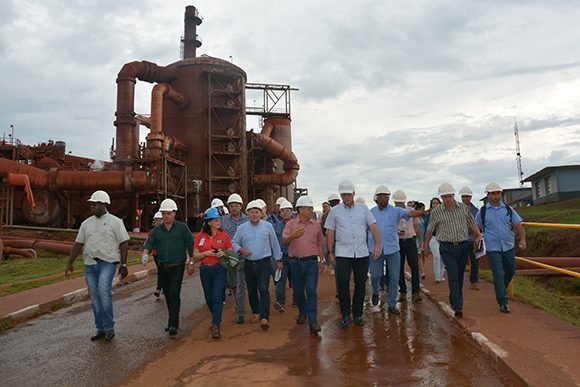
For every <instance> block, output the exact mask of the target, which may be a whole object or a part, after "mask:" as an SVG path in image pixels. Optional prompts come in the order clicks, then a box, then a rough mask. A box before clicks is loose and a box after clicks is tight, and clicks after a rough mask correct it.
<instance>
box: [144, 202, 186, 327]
mask: <svg viewBox="0 0 580 387" xmlns="http://www.w3.org/2000/svg"><path fill="white" fill-rule="evenodd" d="M159 211H161V214H162V215H163V223H162V224H160V225H159V226H157V227H155V229H154V230H153V232H152V233H151V235H150V236H149V238H147V241H146V242H145V247H144V248H143V262H144V263H146V262H147V255H148V254H149V252H150V251H151V250H153V249H154V248H155V249H156V250H157V261H158V264H159V266H158V270H159V281H160V282H161V287H162V289H163V292H164V293H165V301H166V302H167V311H168V312H169V321H168V323H167V328H165V331H166V332H169V336H175V335H177V329H178V328H179V309H180V307H181V283H182V282H183V273H184V272H185V265H186V264H188V265H193V259H191V258H190V259H188V257H191V256H192V255H193V235H192V233H191V231H190V230H189V227H187V225H186V224H185V223H183V222H180V221H177V220H175V213H176V212H177V204H175V202H174V201H173V200H171V199H165V200H164V201H162V202H161V206H160V208H159Z"/></svg>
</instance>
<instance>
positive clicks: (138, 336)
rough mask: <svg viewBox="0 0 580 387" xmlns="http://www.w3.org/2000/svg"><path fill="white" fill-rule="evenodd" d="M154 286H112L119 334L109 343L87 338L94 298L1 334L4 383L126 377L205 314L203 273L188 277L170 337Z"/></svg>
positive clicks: (99, 381)
mask: <svg viewBox="0 0 580 387" xmlns="http://www.w3.org/2000/svg"><path fill="white" fill-rule="evenodd" d="M154 286H155V283H154V280H153V279H152V278H148V279H146V280H144V281H139V282H137V283H134V284H131V285H128V286H124V287H121V288H117V289H115V290H114V294H113V299H114V312H115V320H116V326H115V331H116V337H115V338H114V339H113V340H112V341H111V342H106V341H104V340H101V341H98V342H91V341H90V340H89V338H90V336H92V335H93V334H94V333H95V328H94V322H93V321H94V320H93V314H92V309H91V305H90V301H87V302H83V303H81V304H77V305H74V306H72V307H69V308H66V309H62V310H59V311H57V312H55V313H53V314H51V315H46V316H43V317H40V318H38V319H35V320H32V321H31V322H30V323H28V324H26V325H24V326H21V327H18V328H16V329H13V330H11V331H9V332H7V333H6V334H3V335H0V385H2V386H6V387H8V386H20V387H21V386H39V385H42V386H56V385H58V386H110V385H114V384H118V383H120V382H122V381H123V380H125V379H127V378H128V377H130V376H131V375H132V374H133V373H134V372H135V370H137V369H138V368H139V367H141V366H143V365H145V364H146V363H147V362H148V361H150V360H152V359H153V358H154V357H155V355H156V354H159V353H160V352H165V351H168V350H170V349H171V348H172V347H173V346H176V345H178V344H179V341H180V340H179V337H180V336H183V335H187V334H188V333H189V332H190V331H191V329H192V327H193V326H194V324H197V323H199V322H200V321H201V320H203V319H204V318H205V317H207V316H206V314H207V313H199V312H198V313H196V311H199V310H200V308H202V307H203V308H205V304H202V300H203V291H202V289H201V284H200V282H199V277H198V276H194V277H191V278H188V277H187V276H186V278H185V280H184V283H183V289H182V292H181V323H180V333H179V334H178V336H177V338H176V339H169V338H168V336H167V333H166V332H165V331H164V328H165V326H166V325H167V308H166V305H165V300H164V298H163V296H161V298H160V299H159V300H157V301H156V300H155V297H154V296H153V290H154ZM194 295H196V296H194ZM204 312H205V311H204Z"/></svg>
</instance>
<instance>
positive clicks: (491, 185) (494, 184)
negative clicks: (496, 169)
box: [485, 181, 503, 192]
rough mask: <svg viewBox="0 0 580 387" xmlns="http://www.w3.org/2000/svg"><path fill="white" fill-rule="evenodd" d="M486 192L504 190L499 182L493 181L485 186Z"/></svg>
mask: <svg viewBox="0 0 580 387" xmlns="http://www.w3.org/2000/svg"><path fill="white" fill-rule="evenodd" d="M485 192H503V188H501V185H499V183H497V182H495V181H492V182H491V183H488V184H487V185H486V186H485Z"/></svg>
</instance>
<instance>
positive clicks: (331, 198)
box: [328, 193, 340, 202]
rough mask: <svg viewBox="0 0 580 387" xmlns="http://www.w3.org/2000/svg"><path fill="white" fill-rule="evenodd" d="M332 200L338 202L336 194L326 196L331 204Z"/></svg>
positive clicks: (338, 198)
mask: <svg viewBox="0 0 580 387" xmlns="http://www.w3.org/2000/svg"><path fill="white" fill-rule="evenodd" d="M333 200H338V201H340V196H338V194H335V193H331V194H330V195H328V201H329V202H331V201H333Z"/></svg>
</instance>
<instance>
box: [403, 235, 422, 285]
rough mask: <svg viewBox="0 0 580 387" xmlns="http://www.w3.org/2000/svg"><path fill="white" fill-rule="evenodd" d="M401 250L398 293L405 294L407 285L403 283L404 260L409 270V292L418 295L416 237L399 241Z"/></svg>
mask: <svg viewBox="0 0 580 387" xmlns="http://www.w3.org/2000/svg"><path fill="white" fill-rule="evenodd" d="M399 248H400V250H401V272H400V273H399V292H400V293H407V283H406V282H405V260H406V261H407V263H409V267H410V268H411V291H412V292H413V293H419V292H420V291H421V289H420V287H419V254H417V237H416V236H414V237H411V238H407V239H399Z"/></svg>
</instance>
